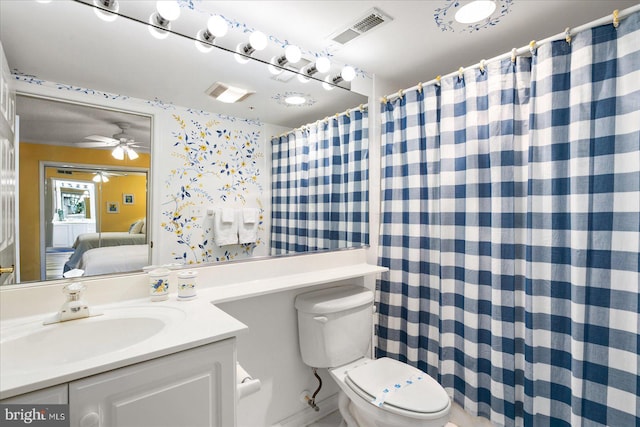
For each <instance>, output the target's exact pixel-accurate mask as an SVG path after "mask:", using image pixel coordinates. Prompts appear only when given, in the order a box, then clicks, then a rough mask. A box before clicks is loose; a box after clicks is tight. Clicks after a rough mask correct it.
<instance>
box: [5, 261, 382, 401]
mask: <svg viewBox="0 0 640 427" xmlns="http://www.w3.org/2000/svg"><path fill="white" fill-rule="evenodd" d="M364 258H365V257H364V251H362V250H353V251H338V252H335V253H324V254H317V255H304V256H300V257H299V258H296V257H284V258H276V259H272V260H264V261H254V262H251V263H236V264H227V265H225V264H223V265H217V266H215V267H205V268H201V269H198V272H199V277H198V283H199V285H198V288H197V297H196V299H194V300H188V301H178V300H177V298H176V294H175V293H172V294H169V299H168V300H166V301H162V302H151V301H150V300H149V298H148V297H144V298H140V296H142V295H146V294H147V293H148V286H149V285H148V278H147V276H146V275H145V274H138V275H130V276H126V278H124V277H112V278H104V279H96V280H94V281H88V280H87V281H85V282H84V283H85V285H87V290H86V291H85V297H86V300H87V301H88V302H89V304H90V307H91V308H92V309H96V310H98V311H105V312H107V311H108V310H110V309H111V310H113V309H115V310H123V309H127V308H131V309H134V310H135V308H136V307H167V308H169V309H171V308H172V309H174V310H178V311H182V312H184V313H185V314H184V316H181V318H180V319H179V320H176V321H175V322H172V326H171V327H168V328H166V330H163V331H162V332H161V333H158V334H157V335H154V336H152V337H151V338H148V339H145V340H144V341H142V342H140V343H139V344H136V345H132V346H129V347H125V348H123V349H121V350H118V351H110V352H109V353H105V354H98V355H95V356H93V355H91V357H86V358H81V359H79V360H78V361H74V362H73V363H65V364H62V365H60V364H56V365H53V366H51V364H49V366H47V364H46V363H33V364H32V365H37V366H25V369H20V368H21V367H19V366H18V367H16V366H15V365H14V366H11V369H3V368H2V360H0V399H5V398H9V397H12V396H16V395H19V394H23V393H28V392H31V391H35V390H39V389H42V388H46V387H50V386H54V385H57V384H63V383H66V382H69V381H74V380H77V379H80V378H84V377H87V376H90V375H95V374H98V373H102V372H106V371H109V370H113V369H117V368H121V367H124V366H127V365H131V364H133V363H139V362H144V361H147V360H151V359H154V358H157V357H161V356H166V355H169V354H172V353H176V352H179V351H183V350H188V349H190V348H194V347H198V346H201V345H206V344H210V343H214V342H217V341H222V340H225V339H229V338H232V337H235V336H237V335H239V334H242V333H243V332H245V331H247V330H248V328H247V326H246V325H244V324H243V323H241V322H240V321H238V320H236V319H235V318H233V317H231V316H229V315H228V314H226V313H225V312H223V311H222V310H220V309H219V308H217V307H216V306H215V305H213V304H217V303H223V302H229V301H237V300H242V299H245V298H252V297H258V296H261V295H267V294H272V293H277V292H283V291H289V290H293V289H303V288H307V287H312V286H315V285H321V284H327V283H333V282H341V281H344V280H349V279H356V278H363V277H366V276H371V275H377V274H379V273H382V272H384V271H387V270H388V269H387V268H385V267H379V266H376V265H370V264H367V263H366V261H365V259H364ZM256 277H258V278H256ZM172 283H175V281H174V282H172ZM62 285H63V283H62V282H60V283H55V284H53V285H47V286H39V287H24V288H22V287H19V286H16V287H12V288H11V289H8V290H4V291H3V292H2V293H1V296H2V298H0V303H1V306H2V315H3V316H4V318H3V320H2V324H1V326H2V327H1V328H0V347H1V345H2V342H3V341H4V340H6V339H7V336H8V334H13V333H12V332H7V331H11V330H14V331H15V329H16V328H21V327H22V326H21V325H28V324H31V325H33V327H31V330H34V329H35V326H36V325H42V322H43V320H44V319H45V318H48V317H50V316H51V314H52V310H57V309H58V308H59V306H60V304H61V303H62V302H63V301H64V299H63V297H62V295H61V289H62ZM132 294H133V295H134V296H133V297H132V296H131V295H132ZM116 297H119V298H121V300H118V301H114V298H116ZM24 301H29V304H28V305H26V306H25V305H24ZM92 301H94V302H96V305H91V302H92ZM143 310H144V309H140V310H139V311H143ZM33 313H40V314H35V315H34V314H33ZM42 313H45V314H42ZM84 320H85V319H80V320H72V321H70V322H68V323H72V322H83V321H84ZM25 327H26V328H28V326H25ZM43 328H44V327H43ZM126 333H127V331H126V330H123V331H122V334H126ZM11 336H13V335H11ZM33 347H34V350H35V351H42V352H46V348H42V346H38V345H34V346H33ZM83 349H84V350H86V346H85V347H84V348H83ZM70 351H72V350H70ZM13 363H14V364H15V360H14V362H13Z"/></svg>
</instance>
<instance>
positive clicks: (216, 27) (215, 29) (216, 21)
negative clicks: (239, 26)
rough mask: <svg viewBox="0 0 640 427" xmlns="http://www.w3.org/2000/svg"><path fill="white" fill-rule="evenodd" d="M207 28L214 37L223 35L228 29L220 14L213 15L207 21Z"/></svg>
mask: <svg viewBox="0 0 640 427" xmlns="http://www.w3.org/2000/svg"><path fill="white" fill-rule="evenodd" d="M207 30H209V32H210V33H211V34H213V35H214V36H215V37H223V36H224V35H225V34H227V31H229V26H228V25H227V21H225V20H224V18H223V17H222V16H220V15H214V16H212V17H210V18H209V20H208V21H207Z"/></svg>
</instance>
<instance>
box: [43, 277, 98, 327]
mask: <svg viewBox="0 0 640 427" xmlns="http://www.w3.org/2000/svg"><path fill="white" fill-rule="evenodd" d="M86 288H87V287H86V286H85V285H83V284H82V283H70V284H68V285H66V286H65V287H64V288H62V292H63V293H64V294H65V295H66V296H67V300H66V301H65V303H64V304H62V307H60V311H58V312H57V313H56V314H54V315H53V317H52V318H50V319H47V320H45V321H44V324H45V325H48V324H51V323H58V322H66V321H67V320H74V319H82V318H85V317H90V316H98V315H99V314H100V313H95V314H94V313H91V311H90V310H89V306H88V305H87V303H86V302H85V301H84V300H83V299H82V292H83V291H84V290H85V289H86Z"/></svg>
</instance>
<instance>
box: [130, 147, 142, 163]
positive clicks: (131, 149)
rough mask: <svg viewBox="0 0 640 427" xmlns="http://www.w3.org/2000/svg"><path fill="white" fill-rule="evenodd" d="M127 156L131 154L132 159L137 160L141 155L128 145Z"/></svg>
mask: <svg viewBox="0 0 640 427" xmlns="http://www.w3.org/2000/svg"><path fill="white" fill-rule="evenodd" d="M127 156H129V159H130V160H135V159H137V158H138V157H140V156H138V153H136V152H135V151H134V150H133V148H131V147H127Z"/></svg>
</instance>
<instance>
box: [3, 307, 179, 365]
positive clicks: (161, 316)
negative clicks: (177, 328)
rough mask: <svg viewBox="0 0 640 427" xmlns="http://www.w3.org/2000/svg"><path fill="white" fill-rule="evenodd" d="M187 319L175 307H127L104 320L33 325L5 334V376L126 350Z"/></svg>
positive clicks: (113, 310)
mask: <svg viewBox="0 0 640 427" xmlns="http://www.w3.org/2000/svg"><path fill="white" fill-rule="evenodd" d="M184 317H185V314H184V312H183V311H181V310H180V309H177V308H173V307H157V308H156V307H145V306H143V307H127V308H118V309H109V310H105V311H104V314H103V315H100V316H95V317H88V318H84V319H78V320H71V321H67V322H62V323H54V324H51V325H46V326H45V325H42V321H38V322H31V323H28V324H23V325H19V326H14V327H10V328H5V329H3V330H2V337H1V339H0V367H1V370H2V371H3V372H7V370H11V371H13V372H14V373H15V372H16V371H26V370H33V369H34V367H36V366H49V367H51V366H52V365H62V364H67V363H73V362H77V361H80V360H85V359H89V358H93V357H98V356H102V355H104V354H108V353H112V352H117V351H121V350H123V349H126V348H130V347H131V346H135V345H140V344H141V343H143V342H144V341H146V340H148V339H150V338H152V337H154V336H155V335H157V334H159V333H161V332H163V331H164V330H166V329H167V328H168V327H169V326H170V325H171V323H172V322H174V321H176V320H179V319H182V318H184Z"/></svg>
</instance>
